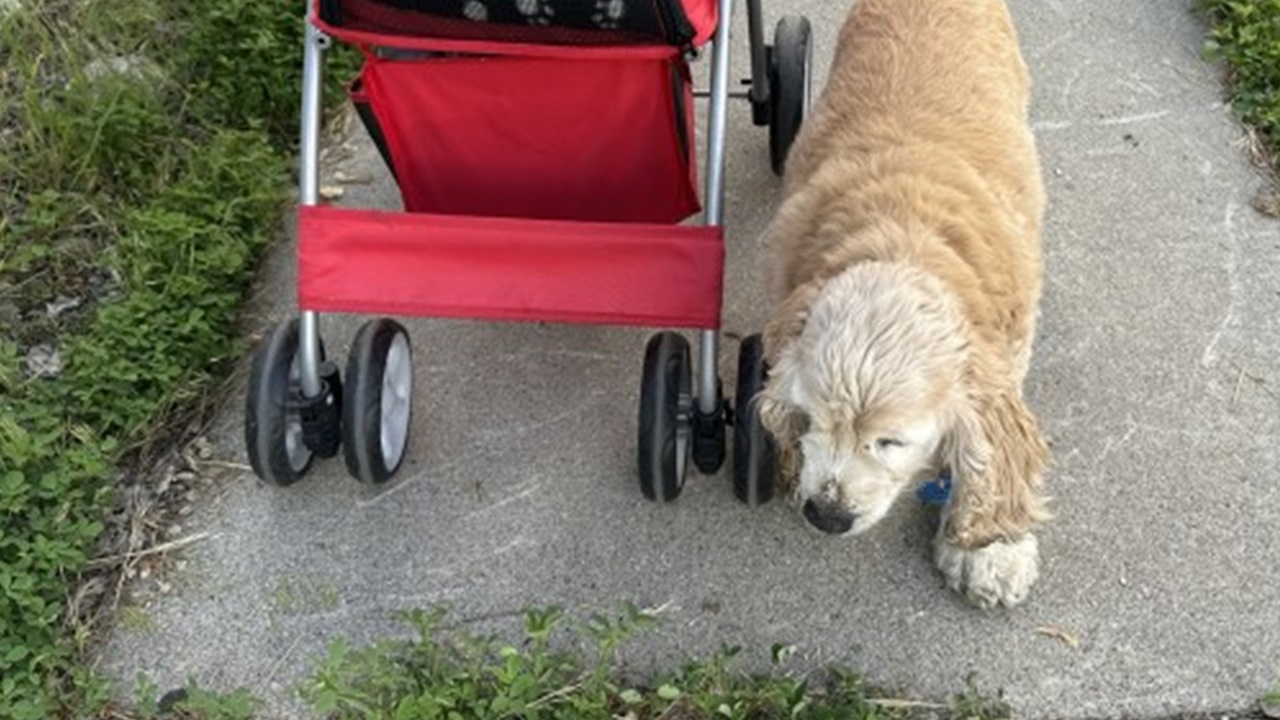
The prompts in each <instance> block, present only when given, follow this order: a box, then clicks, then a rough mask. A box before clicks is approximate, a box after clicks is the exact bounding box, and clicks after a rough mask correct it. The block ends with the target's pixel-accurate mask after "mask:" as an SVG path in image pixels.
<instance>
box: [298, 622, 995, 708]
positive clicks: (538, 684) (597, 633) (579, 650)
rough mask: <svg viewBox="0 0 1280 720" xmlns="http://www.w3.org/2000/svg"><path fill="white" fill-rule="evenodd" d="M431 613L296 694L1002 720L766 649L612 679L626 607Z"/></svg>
mask: <svg viewBox="0 0 1280 720" xmlns="http://www.w3.org/2000/svg"><path fill="white" fill-rule="evenodd" d="M446 618H447V616H446V614H445V612H444V611H443V610H439V609H437V610H432V611H414V612H409V613H406V614H405V615H404V620H405V622H406V623H407V624H408V625H409V627H410V628H411V629H412V631H413V635H412V637H410V638H408V639H397V640H383V641H381V642H378V643H375V644H373V645H371V646H368V647H365V648H360V649H352V648H349V647H347V646H346V645H345V644H342V643H336V644H334V645H332V646H331V647H330V650H329V654H328V656H327V657H326V658H325V659H324V660H323V662H322V663H321V666H320V668H319V670H317V672H316V673H315V674H314V675H313V677H312V678H311V679H310V681H309V682H308V683H307V685H306V687H305V688H304V691H303V692H304V697H305V698H306V699H307V701H308V702H309V703H310V705H311V707H312V709H313V710H314V711H316V712H317V713H319V714H321V715H322V716H324V717H328V718H336V719H342V720H346V719H352V720H354V719H355V718H361V719H364V718H368V719H374V718H379V719H380V718H386V719H388V720H392V719H398V718H468V719H474V720H490V719H492V720H498V719H499V718H522V719H524V720H569V719H571V718H572V719H574V720H595V719H597V718H598V719H599V720H613V719H616V718H623V719H625V720H656V719H658V718H667V719H670V720H711V719H713V718H723V719H724V720H772V719H774V718H777V719H778V720H781V719H783V718H793V719H795V720H828V719H830V720H836V719H840V720H876V719H881V718H883V719H885V720H892V719H894V718H903V719H906V718H915V717H922V716H926V715H927V716H928V717H932V718H964V719H965V720H999V719H1002V718H1007V717H1009V716H1010V713H1009V708H1008V706H1007V705H1006V704H1005V703H1004V702H1003V701H1002V700H1001V699H1000V698H998V697H990V696H987V695H984V694H982V693H980V692H979V691H978V690H977V688H976V687H975V686H974V685H973V684H972V683H970V685H969V686H968V688H966V689H965V690H964V691H963V692H961V693H959V694H957V696H956V697H955V699H954V701H953V702H952V703H950V704H942V705H939V704H931V703H920V702H911V701H904V700H901V699H896V698H888V697H880V696H878V695H877V694H876V693H875V691H874V690H873V689H871V688H869V687H868V686H866V685H865V684H864V683H863V682H862V681H861V679H859V678H858V676H857V675H855V674H853V673H851V672H848V671H846V670H843V669H841V668H838V667H828V668H825V669H824V670H823V671H822V672H821V673H815V674H809V673H794V672H786V671H784V670H783V669H782V668H783V666H784V665H785V663H786V660H787V657H788V655H789V653H790V652H791V648H789V647H785V646H775V647H774V648H772V651H771V657H772V661H773V665H772V672H769V673H768V674H749V673H747V672H745V671H744V670H743V669H742V667H741V664H740V649H739V648H726V649H724V650H722V651H721V652H719V653H717V654H715V655H713V656H712V657H710V658H708V659H703V660H693V661H690V662H688V663H686V664H685V665H684V666H683V667H682V668H680V669H679V670H677V671H675V672H671V673H668V674H666V675H664V676H661V677H659V678H657V679H655V680H654V681H653V682H649V683H647V684H643V685H642V684H632V683H629V682H627V681H626V680H625V679H624V678H622V677H620V676H619V674H618V673H616V672H615V670H614V669H615V660H616V655H617V652H618V649H619V648H620V647H621V646H622V644H623V643H624V642H625V641H626V640H627V639H628V638H629V637H631V636H632V634H634V633H635V632H636V631H638V630H640V629H642V628H644V627H646V626H648V625H650V624H652V623H653V622H654V621H655V620H654V617H653V616H652V615H651V614H650V613H647V612H644V611H640V610H637V609H636V608H634V607H631V606H626V607H624V608H623V609H622V610H621V611H619V612H618V613H615V614H613V615H604V614H596V615H592V616H591V617H590V618H588V619H587V620H585V621H571V620H569V619H568V618H567V617H566V616H565V614H564V613H563V612H561V611H560V610H559V609H557V608H544V609H535V610H530V611H527V612H526V614H525V616H524V633H523V637H522V638H520V640H519V641H518V642H509V641H507V640H505V639H503V638H501V637H498V636H477V635H474V634H470V633H466V632H461V631H459V630H458V629H457V628H449V627H448V626H447V625H446V623H445V620H446Z"/></svg>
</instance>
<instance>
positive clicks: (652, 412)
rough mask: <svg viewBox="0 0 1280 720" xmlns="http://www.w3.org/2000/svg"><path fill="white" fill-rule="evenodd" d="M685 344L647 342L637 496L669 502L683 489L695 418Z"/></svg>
mask: <svg viewBox="0 0 1280 720" xmlns="http://www.w3.org/2000/svg"><path fill="white" fill-rule="evenodd" d="M692 385H693V372H692V369H691V363H690V361H689V341H688V340H685V338H684V336H682V335H679V334H677V333H674V332H661V333H658V334H656V335H654V336H653V337H651V338H649V343H648V345H647V346H646V347H645V352H644V372H643V375H642V376H641V382H640V438H639V440H640V442H639V447H638V450H639V461H640V491H641V492H643V493H644V496H645V497H646V498H648V499H650V500H657V501H659V502H670V501H672V500H675V499H676V498H677V497H679V495H680V491H681V490H682V489H684V477H685V473H686V472H687V469H688V466H689V451H690V448H691V446H692V442H691V438H690V435H691V421H690V416H691V415H692V413H693V393H692Z"/></svg>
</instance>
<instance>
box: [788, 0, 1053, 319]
mask: <svg viewBox="0 0 1280 720" xmlns="http://www.w3.org/2000/svg"><path fill="white" fill-rule="evenodd" d="M1029 85H1030V83H1029V80H1028V73H1027V69H1026V66H1025V64H1024V62H1023V60H1022V57H1021V54H1020V52H1019V48H1018V40H1017V36H1016V32H1015V30H1014V27H1013V24H1012V21H1011V19H1010V17H1009V14H1008V11H1007V9H1006V8H1005V5H1004V3H1003V1H1002V0H858V2H857V5H856V6H855V7H854V9H853V10H852V11H851V12H850V15H849V18H848V20H847V21H846V22H845V25H844V27H843V28H842V30H841V33H840V37H839V40H838V45H837V49H836V54H835V57H834V59H833V62H832V65H831V73H830V77H829V78H828V81H827V85H826V87H825V88H824V90H823V92H822V94H821V95H820V96H819V97H818V98H817V100H816V102H815V105H814V108H813V111H812V113H811V114H810V116H809V118H808V119H807V120H806V121H805V125H804V127H803V128H802V130H801V133H800V136H799V137H798V138H797V140H796V143H795V145H794V146H793V148H792V151H791V154H790V156H789V157H788V159H787V166H786V178H785V181H784V182H785V184H784V206H783V208H782V209H781V211H780V213H779V216H778V218H777V219H776V220H775V224H774V227H773V228H772V229H771V233H770V234H771V236H772V237H771V239H770V240H771V243H772V244H773V245H774V251H775V259H776V260H777V261H778V262H777V264H776V265H775V270H777V271H780V272H781V273H782V275H781V276H780V277H778V278H777V284H778V285H779V287H776V288H775V290H776V291H778V292H781V293H782V296H783V297H785V296H786V294H787V293H789V292H790V290H791V289H793V288H794V287H796V286H797V285H799V284H800V283H803V282H805V281H807V280H809V279H810V278H811V277H812V276H813V275H814V274H815V273H822V272H830V271H832V270H833V269H834V268H832V267H831V266H832V257H831V256H832V253H836V252H838V253H843V254H846V255H847V256H848V257H847V261H849V262H853V261H857V260H859V259H874V258H876V257H878V256H881V255H885V254H890V255H895V254H896V255H899V256H900V255H901V254H902V253H911V252H916V253H924V254H926V255H927V254H930V252H931V251H937V250H942V249H941V248H932V249H930V248H914V249H913V248H902V247H886V245H890V246H891V245H893V244H894V242H895V241H894V240H893V239H892V238H885V237H883V233H881V234H877V233H876V232H868V230H869V229H871V228H873V226H875V225H876V224H877V223H882V222H883V221H886V220H888V221H890V222H891V223H895V224H898V225H901V226H904V227H908V226H914V225H918V226H921V227H924V228H926V229H927V230H929V231H930V232H933V233H937V234H939V235H941V236H942V238H943V239H944V240H945V244H946V245H947V246H948V248H946V250H949V251H950V252H954V253H955V254H956V255H959V257H960V259H961V260H962V261H963V264H964V265H965V266H967V268H968V269H967V270H965V271H963V272H961V271H958V270H957V269H955V268H954V267H949V266H948V264H947V263H943V266H942V267H932V268H930V269H931V271H933V272H935V273H936V274H939V275H941V276H943V277H944V279H947V280H950V281H952V284H954V285H956V286H957V287H956V288H955V289H956V290H957V292H958V294H960V295H961V296H962V300H964V301H965V302H966V304H969V305H971V307H970V308H969V309H970V312H971V314H972V315H973V319H974V320H975V321H976V322H977V323H978V324H979V325H986V324H987V323H986V322H985V321H984V317H985V318H986V319H990V320H991V321H992V322H996V319H995V318H994V316H995V315H999V316H1002V317H1003V318H1004V319H1003V320H1002V321H999V322H998V324H1001V325H1004V327H1002V328H1000V330H1001V331H1002V332H1003V333H1004V334H1006V339H1008V336H1009V335H1012V336H1020V335H1021V336H1023V337H1021V338H1018V339H1019V340H1023V339H1025V336H1026V335H1028V334H1029V333H1030V331H1031V324H1030V323H1031V322H1032V320H1033V318H1031V317H1029V316H1030V315H1033V313H1034V310H1033V306H1034V304H1035V302H1036V301H1037V300H1038V296H1039V292H1040V253H1039V243H1038V234H1039V227H1040V222H1041V217H1042V214H1043V206H1044V195H1043V189H1042V187H1041V182H1040V169H1039V164H1038V160H1037V157H1036V151H1035V145H1034V139H1033V137H1032V135H1031V132H1030V129H1029V127H1028V124H1027V103H1028V95H1029ZM993 234H996V235H1006V234H1007V235H1008V236H1006V237H992V235H993ZM853 236H860V237H862V238H863V242H864V243H865V244H866V247H844V248H835V247H831V245H832V244H836V243H842V242H843V243H845V244H846V245H847V244H848V243H849V238H850V237H853ZM907 241H908V242H910V241H911V239H909V238H908V239H907ZM855 242H857V241H856V240H855ZM948 254H950V253H948ZM952 259H953V260H954V255H953V256H952ZM920 260H921V262H923V263H925V264H928V263H929V260H928V258H921V259H920ZM837 264H838V263H837ZM954 264H955V263H954V262H952V263H950V265H954ZM970 274H972V276H970V277H960V275H970ZM948 275H950V276H952V277H946V276H948ZM995 297H999V298H1003V300H1002V301H997V302H996V303H995V305H996V306H994V307H993V306H990V301H991V300H992V299H994V298H995ZM1011 316H1016V317H1014V318H1012V319H1013V322H1012V324H1013V325H1016V326H1017V327H1012V326H1010V319H1011Z"/></svg>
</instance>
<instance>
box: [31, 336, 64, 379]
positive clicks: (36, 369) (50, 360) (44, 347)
mask: <svg viewBox="0 0 1280 720" xmlns="http://www.w3.org/2000/svg"><path fill="white" fill-rule="evenodd" d="M24 364H25V365H26V369H27V375H29V376H31V377H56V376H57V375H58V373H60V372H62V353H60V352H58V348H56V347H54V346H52V345H48V344H45V343H42V344H40V345H36V346H33V347H32V348H31V349H30V350H28V351H27V357H26V359H25V361H24Z"/></svg>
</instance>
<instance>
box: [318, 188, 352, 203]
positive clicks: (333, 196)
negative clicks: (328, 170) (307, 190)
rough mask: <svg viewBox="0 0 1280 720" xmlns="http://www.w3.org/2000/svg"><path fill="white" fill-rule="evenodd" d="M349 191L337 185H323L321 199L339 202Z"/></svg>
mask: <svg viewBox="0 0 1280 720" xmlns="http://www.w3.org/2000/svg"><path fill="white" fill-rule="evenodd" d="M346 192H347V191H346V190H345V189H343V188H341V187H338V186H337V185H321V186H320V197H321V198H323V199H325V200H337V199H338V198H340V197H342V196H343V194H344V193H346Z"/></svg>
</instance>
